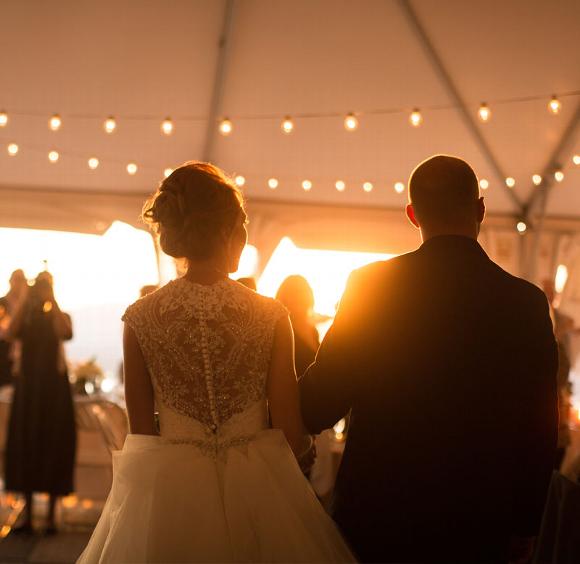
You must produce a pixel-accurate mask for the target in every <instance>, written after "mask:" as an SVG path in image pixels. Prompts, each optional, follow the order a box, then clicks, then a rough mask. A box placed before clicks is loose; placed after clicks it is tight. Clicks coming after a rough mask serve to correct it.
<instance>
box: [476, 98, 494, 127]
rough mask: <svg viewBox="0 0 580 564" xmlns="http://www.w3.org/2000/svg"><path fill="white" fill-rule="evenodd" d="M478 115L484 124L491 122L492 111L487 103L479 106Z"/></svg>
mask: <svg viewBox="0 0 580 564" xmlns="http://www.w3.org/2000/svg"><path fill="white" fill-rule="evenodd" d="M477 115H478V116H479V119H480V120H481V121H482V122H484V123H485V122H487V121H489V120H490V118H491V110H490V109H489V107H488V106H487V104H486V103H485V102H483V103H482V104H481V106H479V110H477Z"/></svg>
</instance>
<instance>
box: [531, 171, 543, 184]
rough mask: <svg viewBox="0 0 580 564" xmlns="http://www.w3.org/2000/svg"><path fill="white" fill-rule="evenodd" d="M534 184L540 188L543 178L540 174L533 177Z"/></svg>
mask: <svg viewBox="0 0 580 564" xmlns="http://www.w3.org/2000/svg"><path fill="white" fill-rule="evenodd" d="M532 182H533V183H534V186H539V185H540V184H541V183H542V177H541V176H540V175H539V174H534V175H533V176H532Z"/></svg>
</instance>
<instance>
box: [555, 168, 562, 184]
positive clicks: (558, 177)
mask: <svg viewBox="0 0 580 564" xmlns="http://www.w3.org/2000/svg"><path fill="white" fill-rule="evenodd" d="M554 179H555V180H556V182H562V180H564V173H563V172H562V171H561V170H557V171H556V172H555V173H554Z"/></svg>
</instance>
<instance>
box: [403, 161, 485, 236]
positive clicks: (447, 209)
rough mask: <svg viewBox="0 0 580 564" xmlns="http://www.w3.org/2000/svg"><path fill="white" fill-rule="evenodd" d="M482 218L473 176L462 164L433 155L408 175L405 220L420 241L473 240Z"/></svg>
mask: <svg viewBox="0 0 580 564" xmlns="http://www.w3.org/2000/svg"><path fill="white" fill-rule="evenodd" d="M484 214H485V206H484V203H483V198H480V196H479V185H478V181H477V176H476V175H475V172H474V171H473V169H472V168H471V167H470V166H469V165H468V164H467V163H466V162H465V161H463V160H461V159H459V158H457V157H451V156H449V155H435V156H434V157H430V158H428V159H427V160H426V161H423V162H422V163H421V164H419V165H418V166H417V167H416V168H415V170H414V171H413V172H412V173H411V178H410V179H409V205H408V206H407V216H408V217H409V219H410V220H411V222H412V223H413V225H415V226H416V227H418V228H419V229H420V230H421V234H422V237H423V240H427V239H429V238H431V237H434V236H437V235H464V236H468V237H474V238H477V235H478V233H479V226H480V224H481V222H482V221H483V216H484Z"/></svg>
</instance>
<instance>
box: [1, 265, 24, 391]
mask: <svg viewBox="0 0 580 564" xmlns="http://www.w3.org/2000/svg"><path fill="white" fill-rule="evenodd" d="M27 284H28V283H27V281H26V276H25V275H24V272H23V271H22V270H20V269H18V270H15V271H14V272H13V273H12V275H11V276H10V290H9V291H8V293H7V294H6V295H5V296H4V297H3V298H0V386H4V385H6V384H12V383H13V378H12V377H13V369H14V360H15V358H14V357H15V353H16V351H15V350H14V345H13V343H11V342H10V341H8V339H7V338H6V334H7V331H8V327H9V325H10V318H11V316H12V315H13V314H14V311H15V310H16V306H17V305H18V304H19V303H20V301H21V299H22V295H23V294H24V292H25V291H26V288H27Z"/></svg>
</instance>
